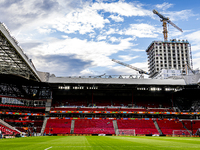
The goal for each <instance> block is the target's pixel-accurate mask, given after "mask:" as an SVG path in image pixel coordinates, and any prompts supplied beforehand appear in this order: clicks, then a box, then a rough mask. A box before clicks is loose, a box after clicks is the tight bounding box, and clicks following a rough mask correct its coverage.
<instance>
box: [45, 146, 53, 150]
mask: <svg viewBox="0 0 200 150" xmlns="http://www.w3.org/2000/svg"><path fill="white" fill-rule="evenodd" d="M50 148H52V146H51V147H48V148H46V149H44V150H48V149H50Z"/></svg>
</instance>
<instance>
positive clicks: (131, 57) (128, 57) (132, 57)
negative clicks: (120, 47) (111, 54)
mask: <svg viewBox="0 0 200 150" xmlns="http://www.w3.org/2000/svg"><path fill="white" fill-rule="evenodd" d="M118 57H119V58H121V59H122V61H131V60H133V59H136V58H138V57H139V56H131V55H119V56H118Z"/></svg>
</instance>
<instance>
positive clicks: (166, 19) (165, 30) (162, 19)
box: [153, 9, 183, 41]
mask: <svg viewBox="0 0 200 150" xmlns="http://www.w3.org/2000/svg"><path fill="white" fill-rule="evenodd" d="M153 13H154V14H156V15H158V16H159V17H160V18H161V19H160V21H161V22H162V23H163V25H162V26H163V35H164V41H167V38H168V35H167V33H168V32H167V23H169V24H171V25H172V26H173V27H175V28H176V29H177V30H179V31H181V32H183V31H182V29H180V28H179V27H178V26H176V25H175V24H174V23H173V22H171V20H169V18H168V17H165V16H163V15H162V14H160V13H159V12H158V11H157V10H155V9H154V10H153Z"/></svg>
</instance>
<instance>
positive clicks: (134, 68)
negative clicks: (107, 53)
mask: <svg viewBox="0 0 200 150" xmlns="http://www.w3.org/2000/svg"><path fill="white" fill-rule="evenodd" d="M112 61H114V62H116V63H118V64H120V65H123V66H126V67H129V68H131V69H133V70H136V71H138V72H139V73H140V74H147V75H148V74H149V73H148V72H146V71H144V70H142V69H140V68H137V67H134V66H132V65H129V64H126V63H123V62H121V61H119V60H115V59H112Z"/></svg>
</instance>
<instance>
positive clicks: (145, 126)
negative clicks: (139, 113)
mask: <svg viewBox="0 0 200 150" xmlns="http://www.w3.org/2000/svg"><path fill="white" fill-rule="evenodd" d="M117 124H118V129H135V134H136V135H137V134H145V135H146V134H151V135H152V134H159V132H158V130H157V129H156V127H155V125H154V123H153V121H152V120H117Z"/></svg>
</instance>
